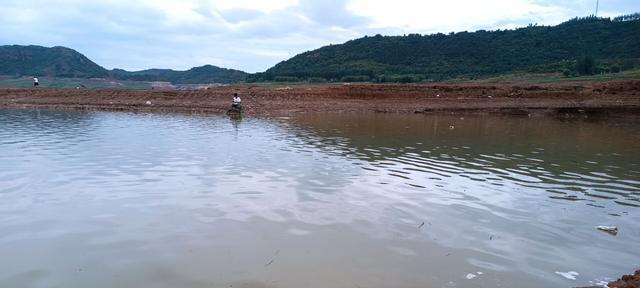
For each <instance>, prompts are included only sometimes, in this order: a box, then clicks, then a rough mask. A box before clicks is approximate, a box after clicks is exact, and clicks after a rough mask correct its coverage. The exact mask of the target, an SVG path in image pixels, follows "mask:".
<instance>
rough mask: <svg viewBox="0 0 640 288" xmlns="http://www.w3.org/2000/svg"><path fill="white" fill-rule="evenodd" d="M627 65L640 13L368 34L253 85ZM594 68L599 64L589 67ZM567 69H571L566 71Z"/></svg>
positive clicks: (300, 59) (636, 42)
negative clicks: (469, 29)
mask: <svg viewBox="0 0 640 288" xmlns="http://www.w3.org/2000/svg"><path fill="white" fill-rule="evenodd" d="M585 57H587V59H596V61H602V62H606V63H613V65H618V68H620V69H624V68H625V66H633V65H637V63H638V58H640V15H639V14H637V13H636V14H633V15H627V16H621V17H617V18H614V19H609V18H596V17H587V18H575V19H572V20H570V21H567V22H565V23H562V24H560V25H557V26H537V25H530V26H528V27H525V28H519V29H515V30H497V31H484V30H481V31H477V32H460V33H450V34H447V35H445V34H433V35H425V36H423V35H418V34H412V35H406V36H380V35H376V36H374V37H364V38H360V39H357V40H352V41H349V42H346V43H344V44H341V45H331V46H326V47H323V48H320V49H317V50H314V51H310V52H306V53H302V54H300V55H297V56H295V57H293V58H292V59H289V60H287V61H284V62H281V63H279V64H277V65H276V66H275V67H273V68H271V69H269V70H267V71H266V72H264V73H258V74H255V75H252V76H250V78H249V80H250V81H297V80H311V81H377V82H386V81H394V82H397V81H400V82H413V81H421V80H443V79H449V78H454V77H469V78H474V77H482V76H489V75H496V74H501V73H508V72H512V71H522V70H525V71H539V72H556V71H562V70H566V69H573V67H575V66H576V62H577V60H579V59H583V58H585ZM586 63H591V62H588V61H587V62H586ZM565 72H566V71H565Z"/></svg>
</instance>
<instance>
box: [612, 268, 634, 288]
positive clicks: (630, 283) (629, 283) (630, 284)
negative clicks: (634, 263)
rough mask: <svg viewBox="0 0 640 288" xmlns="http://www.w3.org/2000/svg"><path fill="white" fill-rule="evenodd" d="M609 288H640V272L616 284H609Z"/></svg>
mask: <svg viewBox="0 0 640 288" xmlns="http://www.w3.org/2000/svg"><path fill="white" fill-rule="evenodd" d="M608 286H609V288H640V270H638V271H636V274H635V275H626V276H622V278H620V279H618V280H617V281H615V282H611V283H609V285H608Z"/></svg>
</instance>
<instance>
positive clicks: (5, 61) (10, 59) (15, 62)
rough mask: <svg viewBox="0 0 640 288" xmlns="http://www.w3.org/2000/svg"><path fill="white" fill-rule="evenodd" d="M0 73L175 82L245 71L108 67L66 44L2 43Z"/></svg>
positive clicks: (222, 78) (228, 78) (233, 78)
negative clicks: (45, 45)
mask: <svg viewBox="0 0 640 288" xmlns="http://www.w3.org/2000/svg"><path fill="white" fill-rule="evenodd" d="M0 75H8V76H49V77H61V78H113V79H118V80H139V81H165V82H171V83H174V84H202V83H236V82H242V81H244V80H245V78H246V75H247V74H246V73H245V72H242V71H238V70H231V69H224V68H219V67H215V66H211V65H206V66H201V67H195V68H192V69H189V70H187V71H175V70H170V69H150V70H143V71H136V72H128V71H125V70H122V69H114V70H111V71H109V70H107V69H105V68H103V67H101V66H100V65H98V64H96V63H94V62H93V61H91V60H89V59H88V58H87V57H85V56H84V55H82V54H80V53H79V52H77V51H75V50H73V49H69V48H66V47H53V48H47V47H42V46H19V45H12V46H0Z"/></svg>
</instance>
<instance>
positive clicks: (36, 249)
mask: <svg viewBox="0 0 640 288" xmlns="http://www.w3.org/2000/svg"><path fill="white" fill-rule="evenodd" d="M638 124H640V123H638V122H637V121H636V120H620V119H616V120H615V121H606V122H602V121H600V122H585V121H573V122H567V121H558V120H554V119H544V118H542V119H530V118H506V117H465V118H461V117H453V116H424V115H377V114H366V115H317V114H316V115H302V116H296V117H294V118H291V119H270V120H264V119H255V118H248V119H247V118H245V119H242V120H239V119H238V120H234V119H229V118H223V117H215V116H208V117H205V116H186V115H154V114H127V113H79V112H74V113H71V112H36V111H12V110H5V111H0V127H1V129H0V151H1V152H2V153H0V264H1V266H2V267H3V269H0V286H1V287H5V286H6V287H230V286H233V287H497V286H502V287H573V286H580V285H583V286H584V285H587V284H590V281H591V282H592V283H593V281H598V280H603V279H605V278H607V277H609V278H611V277H616V276H619V274H621V273H623V272H628V271H630V270H631V269H633V268H637V267H638V266H640V252H639V251H640V249H638V248H639V246H638V244H637V243H638V242H639V241H640V229H639V228H640V225H639V224H638V223H639V220H640V216H639V215H640V208H639V206H640V200H639V199H640V153H638V152H637V151H638V148H640V145H639V144H638V143H640V142H639V141H640V130H638V129H637V128H638V127H639V126H638ZM597 225H615V226H618V227H619V229H620V234H619V235H618V236H615V237H614V236H611V235H608V234H606V233H603V232H600V231H597V230H596V229H595V226H597ZM568 271H576V272H578V273H579V276H577V280H575V281H571V280H568V279H565V278H563V277H562V276H561V275H558V274H556V273H555V272H568ZM470 274H471V275H472V276H473V277H470ZM468 278H472V279H468Z"/></svg>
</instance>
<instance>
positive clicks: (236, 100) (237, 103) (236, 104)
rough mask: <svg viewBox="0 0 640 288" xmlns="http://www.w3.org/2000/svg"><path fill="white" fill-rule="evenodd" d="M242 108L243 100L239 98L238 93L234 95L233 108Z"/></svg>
mask: <svg viewBox="0 0 640 288" xmlns="http://www.w3.org/2000/svg"><path fill="white" fill-rule="evenodd" d="M241 106H242V99H240V96H238V93H233V104H232V105H231V107H233V108H237V109H240V108H241Z"/></svg>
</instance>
